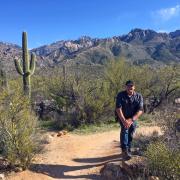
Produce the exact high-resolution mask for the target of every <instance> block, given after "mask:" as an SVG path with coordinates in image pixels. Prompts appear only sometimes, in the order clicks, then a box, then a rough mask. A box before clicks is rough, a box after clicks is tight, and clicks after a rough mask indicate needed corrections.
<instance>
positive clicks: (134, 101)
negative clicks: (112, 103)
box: [116, 91, 143, 118]
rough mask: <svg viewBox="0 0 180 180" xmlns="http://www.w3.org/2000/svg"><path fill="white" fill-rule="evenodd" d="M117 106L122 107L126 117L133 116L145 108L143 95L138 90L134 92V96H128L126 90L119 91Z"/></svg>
mask: <svg viewBox="0 0 180 180" xmlns="http://www.w3.org/2000/svg"><path fill="white" fill-rule="evenodd" d="M116 108H122V112H123V115H124V117H125V118H132V117H133V116H134V115H135V114H136V113H137V112H138V111H139V110H143V97H142V95H141V94H140V93H137V92H134V94H133V95H132V96H128V94H127V92H126V91H122V92H119V93H118V95H117V98H116Z"/></svg>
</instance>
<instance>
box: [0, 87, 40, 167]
mask: <svg viewBox="0 0 180 180" xmlns="http://www.w3.org/2000/svg"><path fill="white" fill-rule="evenodd" d="M36 125H37V121H36V117H35V115H34V114H33V113H32V112H31V110H30V103H29V100H28V99H27V98H26V97H24V96H23V95H22V93H21V92H20V90H17V89H16V90H15V91H11V93H9V94H8V93H7V92H6V91H4V92H2V93H1V94H0V141H1V143H2V144H3V146H2V147H1V148H2V149H1V151H2V154H3V156H4V157H5V158H7V160H8V161H9V162H10V164H11V165H13V166H21V167H22V168H24V169H25V168H27V167H28V166H29V165H30V163H31V161H32V158H33V156H34V153H35V149H36V145H37V144H36V141H35V139H37V137H35V133H36Z"/></svg>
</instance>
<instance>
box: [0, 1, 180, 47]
mask: <svg viewBox="0 0 180 180" xmlns="http://www.w3.org/2000/svg"><path fill="white" fill-rule="evenodd" d="M133 28H143V29H154V30H156V31H166V32H170V31H174V30H176V29H180V0H1V1H0V41H3V42H11V43H15V44H18V45H21V33H22V31H27V32H28V39H29V48H34V47H38V46H41V45H44V44H50V43H53V42H55V41H58V40H67V39H77V38H79V37H80V36H83V35H87V36H91V37H99V38H102V37H111V36H117V35H122V34H126V33H128V32H129V31H130V30H131V29H133Z"/></svg>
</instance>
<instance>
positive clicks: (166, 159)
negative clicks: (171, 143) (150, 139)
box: [145, 142, 180, 179]
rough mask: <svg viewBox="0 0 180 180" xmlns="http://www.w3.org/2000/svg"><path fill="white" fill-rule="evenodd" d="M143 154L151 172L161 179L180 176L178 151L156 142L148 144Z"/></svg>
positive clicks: (179, 153) (179, 152) (179, 155)
mask: <svg viewBox="0 0 180 180" xmlns="http://www.w3.org/2000/svg"><path fill="white" fill-rule="evenodd" d="M145 154H146V156H147V159H148V164H149V171H150V173H151V174H153V175H156V176H159V177H161V178H162V179H179V178H180V151H173V150H171V149H169V148H168V147H167V146H166V145H165V144H164V143H162V142H156V143H152V144H150V145H149V146H148V148H147V151H146V153H145Z"/></svg>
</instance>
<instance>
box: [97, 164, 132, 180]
mask: <svg viewBox="0 0 180 180" xmlns="http://www.w3.org/2000/svg"><path fill="white" fill-rule="evenodd" d="M100 173H101V177H102V179H104V180H119V179H121V180H129V179H130V177H128V176H127V175H126V174H125V172H124V170H123V168H122V162H121V161H118V162H110V163H107V164H106V165H105V166H104V167H103V168H102V169H101V171H100Z"/></svg>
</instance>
